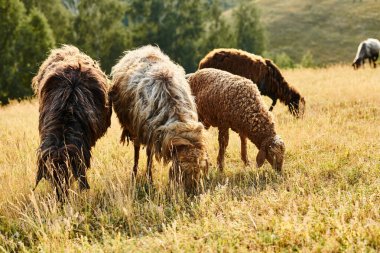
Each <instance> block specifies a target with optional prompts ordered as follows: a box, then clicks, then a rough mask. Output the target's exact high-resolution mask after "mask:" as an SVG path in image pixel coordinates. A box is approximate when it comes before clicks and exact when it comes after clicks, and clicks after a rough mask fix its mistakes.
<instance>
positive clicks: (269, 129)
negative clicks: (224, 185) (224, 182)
mask: <svg viewBox="0 0 380 253" xmlns="http://www.w3.org/2000/svg"><path fill="white" fill-rule="evenodd" d="M187 80H188V82H189V84H190V87H191V90H192V92H193V95H194V96H195V102H196V103H197V109H198V115H199V119H200V120H201V122H203V124H204V125H205V126H206V129H207V128H209V127H210V126H213V127H217V128H218V129H219V137H218V140H219V154H218V159H217V163H218V166H219V169H220V170H223V167H224V153H225V151H226V148H227V145H228V129H229V128H231V129H232V130H233V131H235V132H237V133H238V134H239V135H240V138H241V158H242V160H243V162H244V163H245V164H246V165H247V164H248V163H249V161H248V157H247V142H246V138H247V137H248V138H249V139H250V140H251V141H252V142H253V143H254V144H255V145H256V147H257V148H258V149H259V153H258V154H257V157H256V162H257V167H260V166H262V165H263V163H264V161H265V159H267V160H268V162H269V163H270V164H271V165H272V167H273V168H274V169H276V170H277V171H281V170H282V164H283V160H284V153H285V145H284V142H283V141H282V140H281V138H280V137H279V136H278V135H276V131H275V129H274V122H273V119H272V115H271V113H269V112H268V110H267V108H266V105H265V104H264V102H263V101H262V99H261V96H260V92H259V90H258V89H257V86H256V85H255V84H254V83H252V81H250V80H248V79H246V78H244V77H240V76H237V75H233V74H231V73H229V72H226V71H222V70H218V69H213V68H206V69H201V70H198V71H197V72H195V73H194V74H189V75H187Z"/></svg>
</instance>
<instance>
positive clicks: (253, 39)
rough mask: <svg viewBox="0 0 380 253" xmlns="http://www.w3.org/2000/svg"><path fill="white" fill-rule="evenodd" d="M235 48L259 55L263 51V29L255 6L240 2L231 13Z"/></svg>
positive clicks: (245, 0)
mask: <svg viewBox="0 0 380 253" xmlns="http://www.w3.org/2000/svg"><path fill="white" fill-rule="evenodd" d="M233 18H234V23H235V24H234V26H235V36H236V47H237V48H240V49H243V50H246V51H248V52H251V53H255V54H261V53H262V52H263V51H264V50H265V37H264V29H263V28H262V26H261V23H260V18H259V14H258V11H257V8H256V5H255V4H254V2H252V1H248V0H242V1H241V2H240V4H239V6H238V7H237V8H236V9H235V10H234V12H233Z"/></svg>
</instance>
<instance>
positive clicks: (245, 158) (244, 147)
mask: <svg viewBox="0 0 380 253" xmlns="http://www.w3.org/2000/svg"><path fill="white" fill-rule="evenodd" d="M239 136H240V143H241V160H242V161H243V162H244V164H245V166H248V165H249V160H248V155H247V137H246V136H245V135H242V134H239Z"/></svg>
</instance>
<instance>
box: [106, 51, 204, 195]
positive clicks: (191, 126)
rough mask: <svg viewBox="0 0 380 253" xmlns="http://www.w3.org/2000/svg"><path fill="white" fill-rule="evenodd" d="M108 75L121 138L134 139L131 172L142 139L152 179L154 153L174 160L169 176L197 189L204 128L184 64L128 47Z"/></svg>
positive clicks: (123, 140) (200, 170)
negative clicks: (186, 77)
mask: <svg viewBox="0 0 380 253" xmlns="http://www.w3.org/2000/svg"><path fill="white" fill-rule="evenodd" d="M111 76H112V88H111V93H110V96H111V97H112V101H113V106H114V110H115V112H116V114H117V116H118V118H119V121H120V124H121V126H122V129H123V131H122V135H121V142H125V139H127V141H129V140H132V142H133V144H134V151H135V155H134V167H133V174H132V175H133V176H136V173H137V168H138V160H139V150H140V145H145V146H146V147H147V150H146V151H147V157H148V162H147V176H148V178H149V180H150V181H151V182H152V181H153V180H152V157H153V154H154V155H155V157H156V159H158V160H160V159H161V158H162V159H163V161H164V163H165V164H167V163H168V162H169V161H170V160H171V161H172V167H171V169H170V179H175V180H176V181H177V182H178V183H179V182H181V181H183V183H184V186H185V191H187V192H193V191H194V190H195V191H196V188H197V185H198V182H199V180H200V177H201V174H202V173H203V172H206V171H207V159H206V158H207V154H206V147H205V135H204V134H205V131H204V127H203V125H202V124H201V123H199V122H198V115H197V110H196V105H195V102H194V98H193V97H192V95H191V90H190V87H189V84H188V83H187V82H186V79H185V72H184V70H183V68H182V67H180V66H178V65H176V64H174V63H173V62H172V61H171V60H170V59H169V57H168V56H167V55H165V54H163V53H162V52H161V51H160V49H159V48H157V47H153V46H150V45H148V46H144V47H141V48H139V49H136V50H132V51H127V52H126V54H125V55H124V57H123V58H122V59H120V61H119V62H118V63H117V64H116V65H115V66H114V67H113V68H112V73H111Z"/></svg>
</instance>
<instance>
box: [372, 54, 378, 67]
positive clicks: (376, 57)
mask: <svg viewBox="0 0 380 253" xmlns="http://www.w3.org/2000/svg"><path fill="white" fill-rule="evenodd" d="M378 58H379V55H378V54H375V55H374V56H373V59H372V60H373V67H374V68H376V61H377V59H378Z"/></svg>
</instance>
